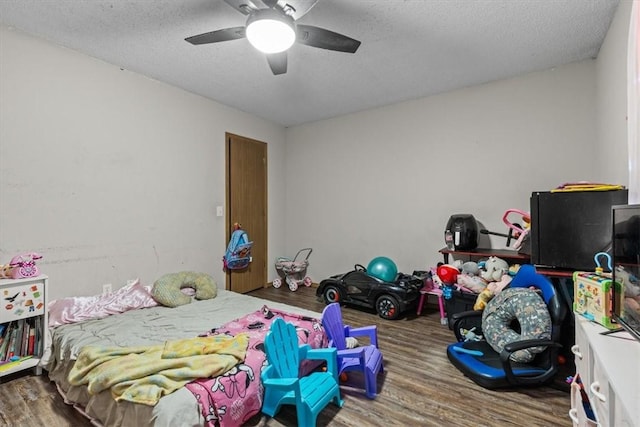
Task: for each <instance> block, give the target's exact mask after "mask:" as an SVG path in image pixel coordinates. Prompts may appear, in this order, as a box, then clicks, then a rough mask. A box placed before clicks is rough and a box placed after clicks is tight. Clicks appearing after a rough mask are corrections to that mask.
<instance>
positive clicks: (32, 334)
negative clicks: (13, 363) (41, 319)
mask: <svg viewBox="0 0 640 427" xmlns="http://www.w3.org/2000/svg"><path fill="white" fill-rule="evenodd" d="M37 323H38V322H37V321H34V325H33V327H30V328H29V337H28V341H27V354H26V355H27V356H33V355H34V354H35V353H34V352H33V351H34V349H35V343H36V342H35V341H36V328H35V325H36V324H37Z"/></svg>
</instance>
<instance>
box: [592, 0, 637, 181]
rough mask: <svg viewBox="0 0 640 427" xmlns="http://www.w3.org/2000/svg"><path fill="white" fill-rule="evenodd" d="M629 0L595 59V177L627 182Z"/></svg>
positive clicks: (624, 4)
mask: <svg viewBox="0 0 640 427" xmlns="http://www.w3.org/2000/svg"><path fill="white" fill-rule="evenodd" d="M632 4H633V2H631V1H629V0H623V1H621V2H620V4H619V6H618V10H617V11H616V14H615V16H614V18H613V21H612V22H611V26H610V27H609V31H608V32H607V37H606V38H605V41H604V43H603V44H602V47H601V48H600V52H599V54H598V60H597V67H596V70H597V80H596V87H597V94H598V104H597V105H598V109H597V120H598V145H597V150H596V152H595V153H594V155H595V156H596V157H597V158H598V171H599V172H600V174H599V176H598V179H599V180H603V181H605V182H616V183H622V184H625V185H629V184H630V183H629V163H628V155H627V153H628V150H629V149H628V146H627V44H628V37H629V22H630V21H629V20H630V18H631V5H632Z"/></svg>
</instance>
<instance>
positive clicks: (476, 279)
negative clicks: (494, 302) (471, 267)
mask: <svg viewBox="0 0 640 427" xmlns="http://www.w3.org/2000/svg"><path fill="white" fill-rule="evenodd" d="M456 282H457V283H458V285H459V286H464V287H465V288H467V289H468V290H470V291H471V292H475V293H476V294H479V293H480V292H482V291H484V290H485V288H486V287H487V282H485V281H484V279H483V278H482V277H480V276H471V275H469V274H458V279H457V280H456Z"/></svg>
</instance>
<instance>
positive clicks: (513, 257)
mask: <svg viewBox="0 0 640 427" xmlns="http://www.w3.org/2000/svg"><path fill="white" fill-rule="evenodd" d="M438 252H440V253H441V254H442V255H443V257H444V263H445V264H449V255H450V254H451V255H465V256H468V257H469V258H489V257H490V256H497V257H498V258H502V259H503V260H505V261H507V262H509V261H513V262H512V263H513V264H527V263H529V261H530V260H531V256H529V255H527V254H521V253H519V252H517V251H513V250H509V249H490V248H477V249H468V250H455V249H449V248H442V249H440V250H439V251H438ZM510 264H511V263H510Z"/></svg>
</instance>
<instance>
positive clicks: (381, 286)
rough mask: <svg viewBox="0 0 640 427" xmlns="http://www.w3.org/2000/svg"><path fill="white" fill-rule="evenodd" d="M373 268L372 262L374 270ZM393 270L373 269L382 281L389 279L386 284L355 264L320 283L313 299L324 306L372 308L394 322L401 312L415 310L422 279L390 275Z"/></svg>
mask: <svg viewBox="0 0 640 427" xmlns="http://www.w3.org/2000/svg"><path fill="white" fill-rule="evenodd" d="M374 260H375V259H374ZM370 265H371V263H370ZM376 265H377V264H376V263H373V266H372V267H374V270H376V268H375V267H376ZM389 266H390V264H389V263H387V265H386V267H389ZM393 266H395V263H394V264H393ZM378 267H379V266H378ZM393 270H394V269H393V268H387V269H382V268H380V269H379V270H377V273H378V276H383V277H385V278H390V277H391V276H393V278H392V279H391V280H390V281H387V280H383V279H381V278H379V277H376V276H374V275H372V274H370V272H369V270H368V269H367V268H364V266H363V265H361V264H356V265H355V266H354V268H353V270H351V271H348V272H346V273H342V274H336V275H333V276H331V277H329V278H326V279H324V280H322V281H321V282H320V285H319V286H318V288H317V289H316V296H317V297H318V298H321V299H322V300H324V302H325V303H326V304H331V303H334V302H339V303H341V304H349V305H355V306H360V307H366V308H370V309H375V311H376V312H377V313H378V315H379V316H380V317H382V318H383V319H387V320H394V319H397V318H398V317H399V316H400V314H401V313H402V312H404V311H406V310H407V309H408V308H410V307H415V305H416V304H417V303H418V300H419V299H420V289H422V287H423V285H424V279H423V278H421V277H417V276H414V275H410V274H404V273H395V274H391V273H393ZM380 273H383V274H380Z"/></svg>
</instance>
